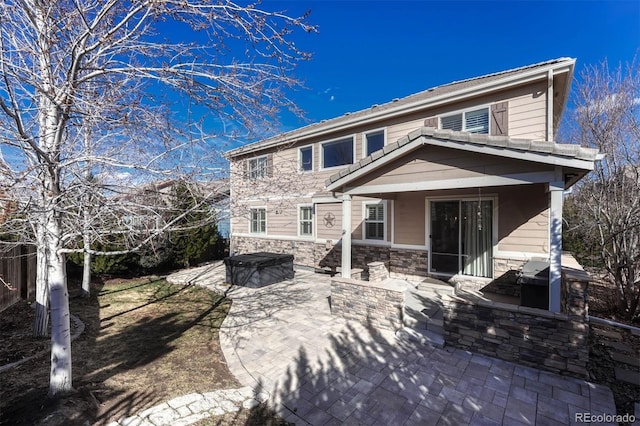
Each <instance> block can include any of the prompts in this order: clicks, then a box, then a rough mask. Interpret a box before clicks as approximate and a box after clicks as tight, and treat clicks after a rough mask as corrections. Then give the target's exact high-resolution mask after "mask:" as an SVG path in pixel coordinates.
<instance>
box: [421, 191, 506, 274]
mask: <svg viewBox="0 0 640 426" xmlns="http://www.w3.org/2000/svg"><path fill="white" fill-rule="evenodd" d="M487 200H491V201H492V203H493V211H492V212H491V214H492V215H493V217H492V223H491V226H492V229H491V231H492V232H491V240H492V241H491V245H492V247H493V257H494V259H495V258H496V257H500V256H496V254H497V253H500V252H499V250H498V246H499V243H500V241H499V237H498V235H499V233H498V224H499V220H498V219H499V218H498V215H499V213H500V209H499V208H498V207H499V203H500V199H499V197H498V194H496V193H488V194H486V195H485V194H483V195H480V196H478V195H476V194H468V195H460V196H446V195H445V196H437V197H425V199H424V201H425V205H424V209H425V215H424V216H425V224H424V230H425V233H424V238H425V239H424V241H425V243H426V246H427V252H428V254H427V270H428V271H429V273H430V274H433V275H434V276H441V277H450V276H451V275H450V274H445V273H438V272H432V271H431V253H432V248H431V238H430V235H431V234H432V229H431V203H432V202H434V201H487ZM492 266H493V268H492V271H491V276H492V278H484V277H473V279H475V280H488V281H491V280H492V279H493V277H495V272H496V271H495V262H494V263H493V265H492ZM458 276H460V277H467V278H468V277H470V276H471V275H457V274H456V275H454V277H458Z"/></svg>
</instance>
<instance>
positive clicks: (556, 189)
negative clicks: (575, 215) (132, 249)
mask: <svg viewBox="0 0 640 426" xmlns="http://www.w3.org/2000/svg"><path fill="white" fill-rule="evenodd" d="M563 191H564V182H563V181H558V182H549V198H550V206H549V311H551V312H560V300H561V292H562V202H563V200H562V192H563Z"/></svg>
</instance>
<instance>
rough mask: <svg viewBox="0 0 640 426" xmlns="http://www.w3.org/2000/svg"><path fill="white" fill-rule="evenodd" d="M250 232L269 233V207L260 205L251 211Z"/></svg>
mask: <svg viewBox="0 0 640 426" xmlns="http://www.w3.org/2000/svg"><path fill="white" fill-rule="evenodd" d="M249 232H250V233H252V234H266V233H267V209H265V208H264V207H260V208H253V209H251V210H250V211H249Z"/></svg>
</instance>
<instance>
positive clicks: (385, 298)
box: [331, 276, 404, 332]
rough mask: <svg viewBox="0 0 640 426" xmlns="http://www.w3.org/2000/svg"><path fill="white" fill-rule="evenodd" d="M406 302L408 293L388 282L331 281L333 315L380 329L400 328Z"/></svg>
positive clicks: (393, 329)
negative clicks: (405, 297)
mask: <svg viewBox="0 0 640 426" xmlns="http://www.w3.org/2000/svg"><path fill="white" fill-rule="evenodd" d="M403 302H404V291H403V290H401V289H397V288H393V287H390V286H388V285H385V284H384V283H380V282H378V283H373V282H369V281H360V280H353V279H348V278H342V277H338V276H336V277H334V278H332V279H331V313H332V314H333V315H337V316H341V317H343V318H346V319H348V320H356V321H359V322H361V323H363V324H366V325H370V326H372V327H373V328H376V329H385V330H391V331H393V332H395V331H396V330H398V329H400V328H401V327H402V304H403Z"/></svg>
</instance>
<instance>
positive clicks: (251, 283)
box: [224, 252, 293, 288]
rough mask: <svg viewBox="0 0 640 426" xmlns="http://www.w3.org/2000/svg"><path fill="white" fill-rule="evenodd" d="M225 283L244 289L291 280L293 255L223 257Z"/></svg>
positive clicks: (258, 254)
mask: <svg viewBox="0 0 640 426" xmlns="http://www.w3.org/2000/svg"><path fill="white" fill-rule="evenodd" d="M224 264H225V267H226V281H227V282H228V283H231V284H234V285H240V286H244V287H252V288H258V287H264V286H266V285H269V284H273V283H277V282H280V281H284V280H289V279H292V278H293V255H291V254H279V253H267V252H259V253H248V254H241V255H238V256H230V257H225V259H224Z"/></svg>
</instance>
